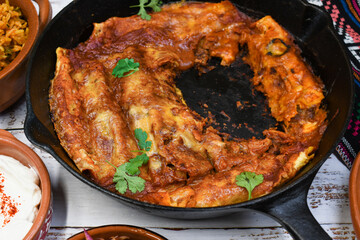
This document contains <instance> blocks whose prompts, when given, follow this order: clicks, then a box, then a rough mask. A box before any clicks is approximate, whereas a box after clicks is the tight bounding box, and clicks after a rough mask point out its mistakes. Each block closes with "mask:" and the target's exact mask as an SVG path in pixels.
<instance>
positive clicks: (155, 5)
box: [130, 0, 162, 21]
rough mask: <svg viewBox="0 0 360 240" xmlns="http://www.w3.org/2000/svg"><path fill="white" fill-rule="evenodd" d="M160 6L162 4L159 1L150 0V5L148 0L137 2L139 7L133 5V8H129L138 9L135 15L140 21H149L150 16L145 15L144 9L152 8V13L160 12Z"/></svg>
mask: <svg viewBox="0 0 360 240" xmlns="http://www.w3.org/2000/svg"><path fill="white" fill-rule="evenodd" d="M161 4H162V2H161V1H160V0H150V3H149V0H139V5H134V6H130V7H139V8H140V9H139V12H138V14H137V15H140V17H141V18H142V19H145V20H148V21H149V20H150V19H151V16H150V15H149V14H147V12H146V10H145V8H147V7H149V8H152V10H153V11H154V12H160V11H161V8H160V5H161Z"/></svg>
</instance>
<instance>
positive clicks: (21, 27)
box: [0, 0, 29, 70]
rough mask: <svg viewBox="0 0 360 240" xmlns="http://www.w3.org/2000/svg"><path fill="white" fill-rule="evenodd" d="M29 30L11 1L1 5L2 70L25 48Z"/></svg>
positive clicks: (0, 51)
mask: <svg viewBox="0 0 360 240" xmlns="http://www.w3.org/2000/svg"><path fill="white" fill-rule="evenodd" d="M28 33H29V28H28V24H27V22H26V20H25V19H24V17H23V15H22V13H21V10H20V8H18V7H14V6H10V4H9V1H8V0H6V1H5V3H3V4H1V5H0V70H2V69H3V68H4V67H6V66H7V65H9V63H10V62H11V61H12V60H14V58H15V57H16V55H17V54H18V53H19V52H20V51H21V49H22V48H23V46H24V44H25V41H26V39H27V36H28Z"/></svg>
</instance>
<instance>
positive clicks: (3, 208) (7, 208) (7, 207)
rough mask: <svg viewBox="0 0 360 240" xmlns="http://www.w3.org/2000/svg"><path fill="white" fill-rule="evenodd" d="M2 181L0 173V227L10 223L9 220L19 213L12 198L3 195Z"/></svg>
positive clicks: (2, 176) (3, 178)
mask: <svg viewBox="0 0 360 240" xmlns="http://www.w3.org/2000/svg"><path fill="white" fill-rule="evenodd" d="M4 181H5V177H4V175H3V174H2V173H1V172H0V215H1V216H2V218H3V222H0V225H1V227H5V225H6V224H8V223H9V222H10V220H11V218H12V217H14V216H15V214H16V213H17V212H18V211H19V209H18V208H17V206H18V205H19V203H17V202H15V200H14V199H13V198H11V197H10V196H7V195H6V194H5V193H4Z"/></svg>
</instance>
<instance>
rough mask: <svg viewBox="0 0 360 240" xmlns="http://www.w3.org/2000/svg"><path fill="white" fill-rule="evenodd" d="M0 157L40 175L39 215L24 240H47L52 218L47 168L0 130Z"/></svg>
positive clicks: (14, 139)
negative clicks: (6, 157) (11, 159)
mask: <svg viewBox="0 0 360 240" xmlns="http://www.w3.org/2000/svg"><path fill="white" fill-rule="evenodd" d="M0 155H7V156H9V157H12V158H15V159H17V160H18V161H20V162H21V163H22V164H24V165H25V166H28V167H32V168H33V169H34V170H35V171H36V173H37V174H38V176H39V178H40V188H41V192H42V195H41V202H40V207H39V213H38V215H37V216H36V218H35V220H34V223H33V226H32V227H31V229H30V230H29V232H28V233H27V234H26V236H25V238H24V240H43V239H45V236H46V234H47V232H48V230H49V227H50V223H51V217H52V197H51V184H50V177H49V173H48V171H47V168H46V166H45V165H44V163H43V161H42V160H41V159H40V157H39V156H38V155H37V154H36V153H35V152H34V151H33V150H32V149H31V148H30V147H28V146H27V145H25V144H24V143H22V142H20V141H19V140H17V139H16V138H15V137H14V136H13V135H12V134H11V133H9V132H7V131H5V130H2V129H0Z"/></svg>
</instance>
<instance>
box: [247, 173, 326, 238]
mask: <svg viewBox="0 0 360 240" xmlns="http://www.w3.org/2000/svg"><path fill="white" fill-rule="evenodd" d="M316 173H317V171H315V172H314V173H313V174H312V175H310V176H308V177H307V178H306V179H305V180H304V181H303V182H301V183H300V184H298V186H293V187H291V188H289V189H288V190H287V191H285V192H284V193H283V194H281V195H280V196H279V198H276V199H274V200H269V201H268V202H266V203H265V204H261V205H257V206H255V208H253V209H255V210H258V211H260V212H263V213H267V214H269V215H270V217H272V218H274V219H275V220H276V221H277V222H279V223H280V224H281V225H282V226H283V227H285V229H286V230H287V231H288V232H289V233H290V235H291V236H292V237H293V238H294V239H295V240H312V239H313V240H326V239H332V238H331V237H330V236H329V235H328V234H327V233H326V232H325V230H324V229H323V228H322V227H321V226H320V224H319V223H318V222H317V221H316V219H315V218H314V217H313V215H312V214H311V212H310V209H309V207H308V205H307V193H308V190H309V188H310V185H311V183H312V180H313V179H314V177H315V175H316Z"/></svg>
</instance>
